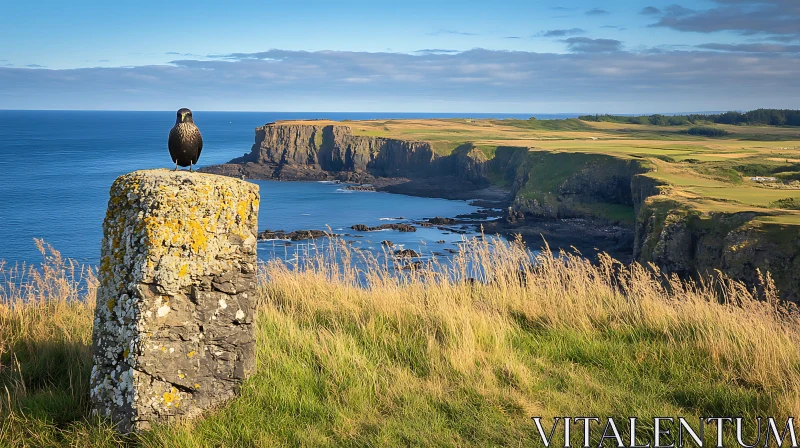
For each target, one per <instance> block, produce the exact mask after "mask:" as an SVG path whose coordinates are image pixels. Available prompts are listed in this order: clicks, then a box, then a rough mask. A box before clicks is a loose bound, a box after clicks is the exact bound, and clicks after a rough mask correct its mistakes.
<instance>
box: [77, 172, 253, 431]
mask: <svg viewBox="0 0 800 448" xmlns="http://www.w3.org/2000/svg"><path fill="white" fill-rule="evenodd" d="M258 203H259V195H258V186H257V185H254V184H251V183H248V182H244V181H241V180H238V179H233V178H228V177H221V176H215V175H210V174H201V173H190V172H186V171H179V172H172V171H168V170H147V171H136V172H133V173H131V174H126V175H124V176H120V177H119V178H118V179H117V180H116V181H115V182H114V185H113V186H112V187H111V198H110V200H109V202H108V211H107V212H106V219H105V222H104V224H103V232H104V236H103V245H102V250H101V256H102V258H101V262H100V274H99V276H100V283H101V285H100V288H99V290H98V293H97V308H96V310H95V320H94V335H93V350H94V356H93V360H94V368H93V369H92V377H91V399H92V405H93V408H94V411H95V412H97V413H98V414H100V415H103V416H109V417H110V418H111V419H112V421H114V422H115V423H117V424H118V425H119V429H120V430H121V431H122V432H128V431H131V430H134V431H135V430H139V429H146V428H148V427H150V424H151V423H155V422H165V421H169V420H171V419H174V418H176V417H183V418H191V417H194V416H197V415H198V414H200V413H201V412H202V411H203V410H205V409H207V408H208V407H210V406H214V405H216V404H219V403H222V402H224V401H226V400H228V399H230V398H232V397H233V396H234V395H235V394H236V393H237V391H238V387H239V385H240V383H241V382H242V380H243V379H244V378H245V377H247V376H248V374H250V373H251V372H252V371H253V369H254V368H255V329H254V325H253V317H254V313H255V305H256V304H255V294H254V289H255V286H256V236H257V232H258V228H257V224H258Z"/></svg>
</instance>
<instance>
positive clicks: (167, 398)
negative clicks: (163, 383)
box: [162, 387, 181, 407]
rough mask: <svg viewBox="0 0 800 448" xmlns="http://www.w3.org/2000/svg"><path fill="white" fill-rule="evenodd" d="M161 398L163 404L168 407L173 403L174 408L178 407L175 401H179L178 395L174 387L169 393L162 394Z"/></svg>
mask: <svg viewBox="0 0 800 448" xmlns="http://www.w3.org/2000/svg"><path fill="white" fill-rule="evenodd" d="M162 398H163V399H164V404H166V405H167V406H170V405H172V403H173V402H174V403H175V407H177V406H178V403H177V400H180V399H181V397H180V395H178V389H175V388H174V387H173V388H172V389H171V390H170V391H169V392H164V395H163V396H162Z"/></svg>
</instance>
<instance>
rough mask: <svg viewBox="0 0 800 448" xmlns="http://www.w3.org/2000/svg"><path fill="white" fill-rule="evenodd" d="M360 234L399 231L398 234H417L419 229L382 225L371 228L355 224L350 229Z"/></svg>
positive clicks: (408, 225) (406, 225)
mask: <svg viewBox="0 0 800 448" xmlns="http://www.w3.org/2000/svg"><path fill="white" fill-rule="evenodd" d="M350 228H351V229H353V230H357V231H359V232H375V231H377V230H397V231H398V232H416V231H417V228H416V227H414V226H412V225H411V224H397V223H392V224H381V225H379V226H373V227H369V226H367V225H366V224H355V225H353V226H351V227H350Z"/></svg>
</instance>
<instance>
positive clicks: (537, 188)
mask: <svg viewBox="0 0 800 448" xmlns="http://www.w3.org/2000/svg"><path fill="white" fill-rule="evenodd" d="M490 167H491V170H492V172H494V173H496V174H497V176H498V177H501V178H502V179H503V180H504V181H505V182H506V183H508V184H509V185H511V188H512V193H513V196H514V204H513V207H514V209H515V211H516V212H517V213H518V214H522V215H524V216H526V217H528V218H590V219H601V220H604V221H607V222H610V223H624V224H629V225H632V224H633V217H634V216H635V214H634V205H635V201H634V197H633V187H632V185H633V179H634V177H636V176H637V175H638V174H641V173H644V172H646V171H647V168H646V167H645V165H644V163H643V162H642V161H638V160H625V159H620V158H616V157H611V156H606V155H598V154H581V153H553V152H549V151H535V150H530V149H528V148H498V149H497V152H496V155H495V158H494V159H493V160H492V161H491V164H490Z"/></svg>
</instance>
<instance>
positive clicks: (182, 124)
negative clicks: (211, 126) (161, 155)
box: [169, 107, 203, 171]
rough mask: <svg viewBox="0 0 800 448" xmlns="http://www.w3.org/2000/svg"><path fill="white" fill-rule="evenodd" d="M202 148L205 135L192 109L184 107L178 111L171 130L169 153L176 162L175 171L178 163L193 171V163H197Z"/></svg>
mask: <svg viewBox="0 0 800 448" xmlns="http://www.w3.org/2000/svg"><path fill="white" fill-rule="evenodd" d="M202 150H203V136H201V135H200V129H197V126H195V124H194V118H192V111H191V110H189V109H187V108H185V107H184V108H183V109H181V110H179V111H178V118H177V119H176V120H175V126H173V127H172V130H171V131H169V155H170V157H172V161H173V162H175V170H174V171H177V170H178V165H180V166H184V167H185V166H188V167H189V171H193V170H192V165H196V164H197V159H199V158H200V152H201V151H202Z"/></svg>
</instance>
